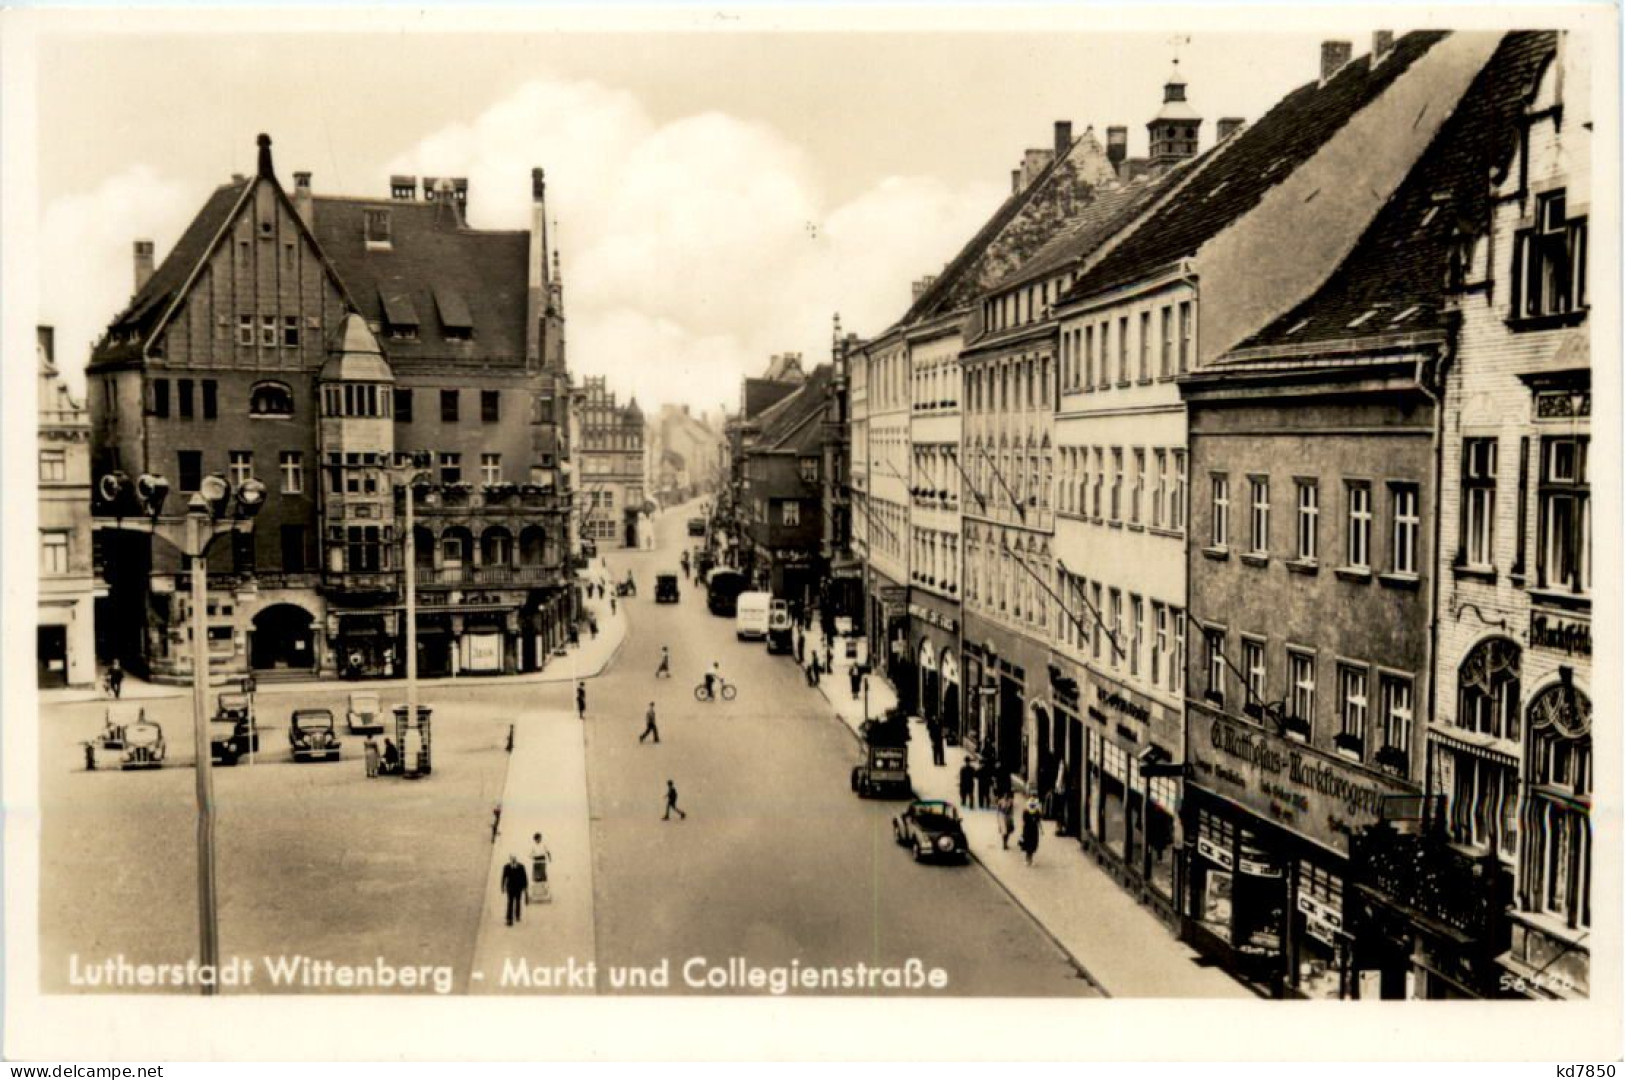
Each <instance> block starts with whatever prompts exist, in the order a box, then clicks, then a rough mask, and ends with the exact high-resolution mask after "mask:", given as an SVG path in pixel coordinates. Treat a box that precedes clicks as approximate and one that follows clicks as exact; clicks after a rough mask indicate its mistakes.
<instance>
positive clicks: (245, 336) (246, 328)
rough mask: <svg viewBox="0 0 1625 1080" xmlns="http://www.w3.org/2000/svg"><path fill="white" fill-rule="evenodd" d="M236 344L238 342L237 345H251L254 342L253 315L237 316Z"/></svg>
mask: <svg viewBox="0 0 1625 1080" xmlns="http://www.w3.org/2000/svg"><path fill="white" fill-rule="evenodd" d="M237 344H239V345H252V344H254V316H252V315H239V316H237Z"/></svg>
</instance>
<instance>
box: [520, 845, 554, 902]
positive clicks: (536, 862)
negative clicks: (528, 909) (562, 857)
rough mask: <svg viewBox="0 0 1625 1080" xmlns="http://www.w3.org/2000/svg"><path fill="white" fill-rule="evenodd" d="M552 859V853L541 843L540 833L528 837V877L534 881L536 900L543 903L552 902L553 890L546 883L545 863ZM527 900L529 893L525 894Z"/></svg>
mask: <svg viewBox="0 0 1625 1080" xmlns="http://www.w3.org/2000/svg"><path fill="white" fill-rule="evenodd" d="M552 861H553V853H552V852H551V851H548V850H547V845H546V844H544V843H542V834H541V833H537V834H536V835H535V836H532V837H531V838H530V879H531V880H532V881H534V882H535V883H536V893H537V900H538V901H539V902H540V903H543V904H550V903H552V902H553V890H552V889H551V888H550V887H549V886H548V884H547V864H548V863H550V862H552ZM526 898H527V900H528V898H529V894H528V893H527V894H526Z"/></svg>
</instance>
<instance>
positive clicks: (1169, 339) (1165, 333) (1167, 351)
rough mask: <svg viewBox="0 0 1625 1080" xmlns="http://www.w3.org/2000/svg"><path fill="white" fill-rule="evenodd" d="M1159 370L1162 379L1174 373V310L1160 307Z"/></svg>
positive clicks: (1165, 306)
mask: <svg viewBox="0 0 1625 1080" xmlns="http://www.w3.org/2000/svg"><path fill="white" fill-rule="evenodd" d="M1159 370H1160V372H1161V375H1162V377H1163V378H1164V379H1166V378H1168V377H1169V376H1170V375H1172V374H1173V373H1174V308H1173V305H1172V304H1164V305H1163V306H1162V363H1161V364H1160V365H1159Z"/></svg>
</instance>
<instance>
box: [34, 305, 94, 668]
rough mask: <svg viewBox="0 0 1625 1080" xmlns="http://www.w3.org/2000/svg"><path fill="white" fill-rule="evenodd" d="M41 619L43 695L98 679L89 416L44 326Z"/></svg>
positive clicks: (40, 357) (40, 360)
mask: <svg viewBox="0 0 1625 1080" xmlns="http://www.w3.org/2000/svg"><path fill="white" fill-rule="evenodd" d="M35 351H36V357H35V362H36V363H37V364H38V368H39V429H38V462H37V465H36V468H37V469H38V473H37V476H38V479H39V614H38V629H37V630H36V631H35V635H36V643H35V653H34V656H35V669H36V671H37V673H38V685H39V686H40V687H41V688H42V689H43V688H46V687H57V686H89V685H91V684H92V683H94V682H95V681H96V598H97V596H98V594H99V593H101V594H105V591H106V590H105V589H102V588H100V587H99V586H98V585H97V582H96V575H95V567H94V563H95V554H94V552H93V550H92V545H93V533H92V529H91V522H90V414H89V412H88V411H87V410H86V408H85V405H84V403H83V402H80V401H76V400H74V398H73V396H72V395H71V394H69V393H68V388H67V386H66V384H64V383H63V381H62V376H61V373H60V372H59V371H58V370H57V367H56V355H55V352H56V335H55V334H54V333H53V331H52V328H51V327H49V326H42V327H40V328H39V333H38V341H37V344H36V350H35Z"/></svg>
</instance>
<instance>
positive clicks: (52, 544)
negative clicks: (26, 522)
mask: <svg viewBox="0 0 1625 1080" xmlns="http://www.w3.org/2000/svg"><path fill="white" fill-rule="evenodd" d="M39 572H40V573H41V574H66V573H67V572H68V534H67V533H65V532H42V533H40V538H39Z"/></svg>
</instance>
